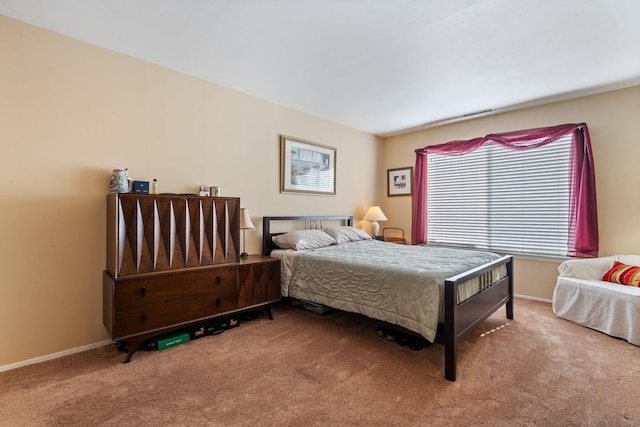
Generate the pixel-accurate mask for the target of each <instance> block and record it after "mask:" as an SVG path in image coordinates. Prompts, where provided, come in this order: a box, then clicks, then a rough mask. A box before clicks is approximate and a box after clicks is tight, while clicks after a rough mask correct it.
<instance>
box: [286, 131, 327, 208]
mask: <svg viewBox="0 0 640 427" xmlns="http://www.w3.org/2000/svg"><path fill="white" fill-rule="evenodd" d="M280 192H281V193H305V194H320V195H329V196H330V195H335V194H336V149H335V148H333V147H328V146H326V145H320V144H316V143H314V142H309V141H304V140H302V139H297V138H291V137H289V136H284V135H281V136H280Z"/></svg>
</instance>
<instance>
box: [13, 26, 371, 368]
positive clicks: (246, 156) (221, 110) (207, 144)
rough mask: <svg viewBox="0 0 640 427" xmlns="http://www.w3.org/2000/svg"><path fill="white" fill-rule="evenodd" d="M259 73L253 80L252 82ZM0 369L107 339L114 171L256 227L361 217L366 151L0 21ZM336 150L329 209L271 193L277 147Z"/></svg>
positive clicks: (285, 117) (160, 72)
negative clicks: (233, 203)
mask: <svg viewBox="0 0 640 427" xmlns="http://www.w3.org/2000/svg"><path fill="white" fill-rule="evenodd" d="M256 72H259V70H256ZM0 129H1V138H2V139H1V140H2V146H1V147H2V148H1V149H2V156H1V157H0V168H1V171H2V172H1V173H2V180H0V191H1V194H2V202H1V203H2V207H1V209H0V236H1V239H2V244H1V245H0V269H1V271H2V280H1V281H0V336H1V337H2V342H3V343H4V344H3V345H2V346H0V349H1V351H0V367H1V366H4V365H9V364H12V363H17V362H20V361H24V360H28V359H31V358H36V357H40V356H44V355H49V354H53V353H56V352H61V351H66V350H68V349H73V348H77V347H80V346H85V345H91V344H93V343H96V342H100V341H103V340H106V339H108V336H107V333H106V331H105V328H104V326H103V325H102V270H103V269H104V267H105V234H106V230H105V224H106V217H105V207H106V197H105V196H106V194H107V189H108V181H109V177H110V175H111V171H112V169H114V168H125V167H126V168H129V171H130V175H131V176H132V177H133V178H137V179H152V178H157V179H158V181H159V187H160V191H161V192H176V193H180V192H193V191H195V190H196V189H197V187H198V186H199V185H201V184H206V185H219V186H221V187H222V192H223V195H227V196H236V197H240V198H241V204H242V206H244V207H248V208H249V209H250V212H251V215H252V219H253V222H254V224H255V225H256V226H257V227H258V230H256V231H255V232H248V233H247V249H248V252H249V253H259V252H260V242H261V240H260V239H261V235H262V232H261V218H262V216H264V215H304V214H351V215H355V216H356V217H361V216H362V215H364V212H365V210H366V208H367V207H368V206H369V205H370V204H372V203H379V202H380V200H376V196H377V195H378V193H377V191H376V189H377V187H376V185H377V180H378V179H379V178H378V175H377V173H376V165H379V163H378V162H379V160H378V158H377V154H378V153H379V146H380V144H381V140H379V139H378V138H376V137H374V136H372V135H369V134H366V133H363V132H360V131H356V130H353V129H351V128H347V127H345V126H341V125H338V124H336V123H332V122H329V121H326V120H322V119H319V118H316V117H312V116H309V115H306V114H303V113H300V112H296V111H293V110H291V109H287V108H284V107H282V106H278V105H276V104H273V103H270V102H266V101H264V100H260V99H257V98H255V97H251V96H248V95H245V94H242V93H239V92H237V91H234V90H230V89H227V88H224V87H221V86H219V85H216V84H212V83H207V82H205V81H202V80H199V79H196V78H193V77H189V76H186V75H182V74H179V73H176V72H173V71H170V70H167V69H164V68H161V67H158V66H155V65H151V64H149V63H145V62H142V61H139V60H136V59H132V58H130V57H127V56H124V55H120V54H116V53H113V52H110V51H107V50H104V49H101V48H98V47H95V46H91V45H88V44H85V43H81V42H78V41H76V40H73V39H69V38H66V37H63V36H60V35H57V34H54V33H51V32H48V31H44V30H41V29H38V28H35V27H32V26H29V25H25V24H22V23H19V22H17V21H14V20H11V19H8V18H6V17H3V16H0ZM280 134H286V135H290V136H296V137H299V138H303V139H307V140H311V141H316V142H318V143H322V144H326V145H331V146H334V147H336V148H337V195H336V196H335V197H322V196H305V195H289V194H287V195H285V194H280V193H279V135H280Z"/></svg>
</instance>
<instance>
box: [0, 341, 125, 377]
mask: <svg viewBox="0 0 640 427" xmlns="http://www.w3.org/2000/svg"><path fill="white" fill-rule="evenodd" d="M112 342H113V341H111V340H105V341H100V342H96V343H93V344H87V345H83V346H81V347H76V348H70V349H69V350H63V351H59V352H57V353H52V354H47V355H45V356H40V357H35V358H33V359H28V360H23V361H22V362H16V363H10V364H8V365H3V366H0V372H4V371H10V370H12V369H16V368H22V367H23V366H27V365H33V364H34V363H40V362H45V361H47V360H52V359H57V358H59V357H63V356H68V355H70V354H74V353H80V352H83V351H87V350H91V349H93V348H98V347H102V346H105V345H108V344H111V343H112Z"/></svg>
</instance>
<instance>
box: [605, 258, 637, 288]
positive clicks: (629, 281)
mask: <svg viewBox="0 0 640 427" xmlns="http://www.w3.org/2000/svg"><path fill="white" fill-rule="evenodd" d="M602 280H604V281H606V282H612V283H619V284H621V285H630V286H640V267H635V266H633V265H627V264H623V263H621V262H619V261H615V262H614V263H613V267H611V269H610V270H609V271H607V272H606V273H604V276H602Z"/></svg>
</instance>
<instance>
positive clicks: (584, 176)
mask: <svg viewBox="0 0 640 427" xmlns="http://www.w3.org/2000/svg"><path fill="white" fill-rule="evenodd" d="M568 134H572V150H571V158H570V174H571V176H570V181H569V182H570V185H571V188H570V195H569V198H570V213H569V241H568V242H567V243H568V253H567V255H569V256H577V257H596V256H598V212H597V205H596V184H595V183H596V181H595V173H594V167H593V155H592V153H591V140H590V138H589V130H588V128H587V125H586V123H580V124H564V125H558V126H552V127H546V128H537V129H527V130H521V131H515V132H506V133H498V134H490V135H487V136H485V137H483V138H474V139H470V140H467V141H451V142H447V143H445V144H439V145H431V146H427V147H424V148H419V149H417V150H416V151H415V152H416V165H415V168H414V185H413V193H412V196H413V199H412V209H413V212H412V227H411V239H412V242H413V244H417V243H424V242H426V241H427V215H426V213H427V178H426V176H427V161H426V160H427V154H428V153H438V154H445V155H451V156H459V155H462V154H465V153H469V152H471V151H473V150H476V149H477V148H480V147H481V146H483V145H484V144H486V143H488V142H492V143H494V144H498V145H502V146H503V147H506V148H508V149H511V150H530V149H533V148H537V147H541V146H543V145H546V144H549V143H552V142H553V141H556V140H558V139H559V138H561V137H563V136H565V135H568Z"/></svg>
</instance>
